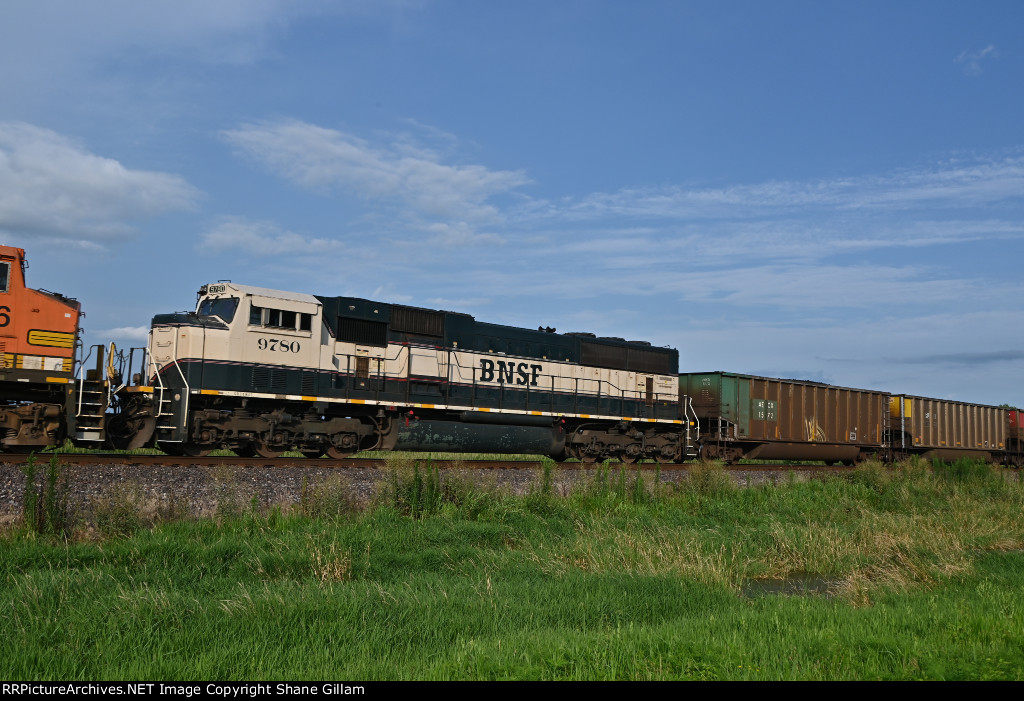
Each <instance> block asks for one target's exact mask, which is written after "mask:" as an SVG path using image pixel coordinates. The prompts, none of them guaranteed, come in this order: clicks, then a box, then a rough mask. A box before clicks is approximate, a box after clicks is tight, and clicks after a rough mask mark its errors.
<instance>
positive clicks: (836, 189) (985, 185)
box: [523, 154, 1024, 220]
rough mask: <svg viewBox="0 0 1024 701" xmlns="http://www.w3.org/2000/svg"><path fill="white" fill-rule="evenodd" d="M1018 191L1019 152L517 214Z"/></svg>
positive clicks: (697, 212)
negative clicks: (891, 170)
mask: <svg viewBox="0 0 1024 701" xmlns="http://www.w3.org/2000/svg"><path fill="white" fill-rule="evenodd" d="M1022 192H1024V158H1022V157H1021V156H1020V155H1017V154H1014V155H1011V156H1007V157H1005V158H1000V159H996V160H981V159H977V160H972V161H950V162H946V163H941V164H938V165H936V166H932V167H925V168H918V169H907V170H902V171H897V172H894V173H890V174H886V175H869V176H862V177H851V178H837V179H832V180H811V181H805V182H802V181H777V182H766V183H757V184H753V185H736V186H732V187H727V188H687V187H681V186H675V187H664V188H625V189H622V190H619V191H617V192H612V193H594V194H591V195H588V196H586V197H583V198H581V199H579V200H578V201H573V202H568V203H547V205H546V206H538V205H537V203H531V206H530V207H529V208H524V210H523V214H524V216H527V217H529V216H539V217H546V216H552V215H555V216H560V217H564V218H566V219H570V220H572V219H581V220H582V219H594V218H602V217H607V216H609V215H617V216H628V217H633V218H643V219H647V218H663V219H702V218H729V219H742V218H748V217H759V216H765V215H777V214H778V213H780V212H789V211H800V212H804V213H806V212H808V211H814V210H822V209H826V208H827V209H829V210H833V211H834V210H850V211H861V210H877V211H891V210H900V209H902V210H906V209H914V208H917V207H921V206H925V205H927V206H930V207H940V208H949V207H957V206H979V205H984V204H989V203H993V202H1000V201H1004V200H1008V199H1017V200H1019V199H1020V197H1021V193H1022Z"/></svg>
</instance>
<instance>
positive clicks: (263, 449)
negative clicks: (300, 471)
mask: <svg viewBox="0 0 1024 701" xmlns="http://www.w3.org/2000/svg"><path fill="white" fill-rule="evenodd" d="M251 446H252V450H253V452H254V453H255V454H256V456H257V457H260V458H279V457H281V456H282V455H284V450H285V449H284V448H271V447H270V446H268V445H267V444H266V443H252V444H251Z"/></svg>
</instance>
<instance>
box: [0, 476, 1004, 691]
mask: <svg viewBox="0 0 1024 701" xmlns="http://www.w3.org/2000/svg"><path fill="white" fill-rule="evenodd" d="M637 477H639V478H640V482H639V483H638V482H637V481H636V480H637ZM551 483H552V475H551V471H550V466H548V467H547V470H546V471H542V472H541V473H540V474H539V475H538V481H537V484H536V487H535V488H534V489H533V491H532V492H530V493H529V494H526V495H521V496H514V495H511V494H508V493H506V492H503V491H501V490H499V489H495V488H482V487H479V486H477V485H476V484H475V483H473V482H472V481H470V480H468V479H460V478H458V477H453V476H451V475H449V474H439V473H437V472H436V471H435V470H433V469H432V467H431V465H430V464H429V463H427V462H421V463H420V464H418V465H416V464H415V463H413V464H402V465H395V466H394V472H393V474H392V475H391V477H390V479H389V480H386V482H385V483H384V485H383V486H382V489H381V493H380V495H379V498H378V500H377V502H376V503H375V504H374V505H372V506H371V507H369V508H360V507H358V506H357V505H356V504H354V503H353V502H352V501H351V500H349V499H348V498H347V496H346V494H345V492H344V486H343V483H342V482H340V481H337V480H335V481H327V482H324V483H318V484H314V485H309V487H308V489H307V490H305V491H304V494H303V499H302V501H301V502H300V504H299V505H298V506H297V507H296V508H295V509H293V510H290V511H282V510H281V509H280V508H267V507H266V506H264V505H260V504H254V503H251V502H250V503H248V504H245V503H241V504H233V505H232V507H231V508H230V509H227V508H225V509H224V510H223V511H222V513H221V515H220V517H219V518H217V519H205V520H193V519H186V518H182V517H181V515H180V514H178V515H176V516H174V517H168V518H150V519H149V520H146V519H143V518H139V519H138V520H137V521H135V522H132V521H131V519H128V518H126V517H123V518H121V519H120V520H116V524H119V525H117V526H116V527H115V525H114V524H111V525H109V526H100V525H97V524H93V525H92V526H91V527H90V528H88V529H84V528H81V527H80V528H79V530H77V531H75V532H73V533H72V535H71V537H70V538H69V539H62V538H61V537H59V536H58V535H56V534H51V535H41V534H39V533H37V532H36V531H29V530H28V529H27V528H26V527H24V526H17V527H13V528H11V529H10V530H9V531H8V532H7V533H6V535H5V536H4V537H3V542H2V543H0V616H2V620H3V623H4V629H5V633H6V634H5V636H4V637H3V638H2V639H0V677H3V678H5V679H95V678H118V679H151V678H154V677H159V678H161V679H168V680H175V679H204V678H209V679H213V678H217V679H278V678H284V679H321V678H323V679H326V678H347V679H917V678H924V679H1016V680H1019V679H1021V678H1024V596H1022V595H1024V552H1022V549H1024V509H1022V506H1024V486H1022V484H1021V482H1020V481H1019V480H1017V479H1016V475H1009V476H1008V475H1007V473H1003V472H1000V471H997V470H992V469H991V468H988V467H987V466H981V465H976V464H973V463H958V464H957V465H955V466H930V465H925V464H922V463H920V462H916V463H911V464H907V465H904V466H903V467H901V468H900V469H898V470H895V471H893V470H885V469H884V468H881V467H880V466H877V465H868V466H865V467H864V468H862V469H859V470H857V471H856V472H855V473H853V474H852V475H850V476H847V477H831V478H828V479H824V480H812V481H797V480H792V481H789V482H784V483H782V484H780V485H778V486H770V485H769V486H763V487H750V488H737V487H735V485H734V484H733V483H732V480H731V479H729V478H728V476H727V475H724V474H723V472H722V470H721V468H720V467H718V466H715V465H704V466H700V467H698V468H696V469H695V470H694V471H692V473H691V477H690V478H689V479H688V480H686V481H684V482H683V483H682V484H681V485H679V486H675V485H671V484H659V483H657V482H656V479H655V477H654V476H652V475H650V474H646V475H641V474H639V473H632V472H625V471H622V470H619V469H616V468H614V467H613V468H604V469H600V470H597V471H595V473H593V474H592V475H589V476H588V479H587V481H586V482H584V483H582V484H581V485H580V486H579V487H577V488H576V489H575V490H574V491H573V492H572V493H571V494H569V495H568V496H558V495H556V494H555V493H554V490H553V489H552V488H551ZM656 485H657V486H656ZM120 499H121V500H122V501H125V502H130V501H131V499H130V497H128V496H124V497H121V498H120ZM113 502H114V503H113V504H112V505H111V508H113V507H114V506H117V502H118V499H117V498H114V499H113ZM243 502H244V499H243ZM125 511H128V512H130V511H131V509H130V508H126V509H125ZM807 575H812V576H817V577H822V578H827V579H828V581H830V582H832V583H833V586H832V588H831V589H830V591H829V594H828V595H809V596H778V595H773V596H757V597H749V596H744V595H743V591H744V585H745V584H746V583H748V582H749V581H750V580H752V579H759V578H760V579H769V578H784V577H789V576H807Z"/></svg>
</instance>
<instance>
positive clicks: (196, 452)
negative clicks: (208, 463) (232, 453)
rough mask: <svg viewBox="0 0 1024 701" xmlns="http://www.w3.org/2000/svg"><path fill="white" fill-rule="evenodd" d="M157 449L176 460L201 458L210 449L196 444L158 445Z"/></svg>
mask: <svg viewBox="0 0 1024 701" xmlns="http://www.w3.org/2000/svg"><path fill="white" fill-rule="evenodd" d="M157 447H158V448H160V450H162V451H164V452H165V453H167V454H168V455H173V456H174V457H176V458H186V457H187V458H201V457H205V456H207V455H209V454H210V451H211V450H213V448H212V447H209V446H203V445H199V444H198V443H158V444H157Z"/></svg>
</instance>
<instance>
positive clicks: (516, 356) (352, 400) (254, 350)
mask: <svg viewBox="0 0 1024 701" xmlns="http://www.w3.org/2000/svg"><path fill="white" fill-rule="evenodd" d="M132 362H134V360H133V361H132ZM678 365H679V354H678V352H677V351H675V350H672V349H667V348H656V347H653V346H651V345H650V344H649V343H643V342H635V341H633V342H630V341H625V340H623V339H620V338H595V337H594V336H593V335H592V334H558V333H555V332H554V329H546V330H545V329H540V330H537V331H529V330H525V329H517V328H512V327H508V326H499V325H495V324H487V323H483V322H478V321H477V320H476V319H474V318H473V317H472V316H470V315H468V314H459V313H454V312H445V311H436V310H430V309H421V308H417V307H409V306H402V305H397V304H386V303H382V302H374V301H370V300H366V299H358V298H352V297H319V296H312V295H306V294H293V293H287V292H279V291H277V290H269V289H264V288H260V287H249V286H245V285H236V284H232V283H230V282H219V283H216V284H209V285H204V286H203V287H202V288H201V289H200V290H199V299H198V303H197V306H196V310H195V311H194V312H189V313H178V314H161V315H157V316H156V317H154V318H153V325H152V330H151V332H150V339H149V347H148V349H147V350H146V353H145V359H144V361H143V366H144V367H145V370H144V372H142V373H141V374H140V377H139V379H142V378H143V377H144V378H145V382H146V384H136V385H132V386H127V387H124V388H122V389H121V390H120V391H119V392H118V393H117V403H118V413H117V415H116V417H115V418H114V419H113V420H112V421H111V423H110V425H109V431H108V433H109V436H110V439H111V442H112V443H113V444H114V445H116V446H119V447H125V448H131V447H138V446H144V445H151V444H153V443H154V442H155V444H156V445H157V446H159V447H160V448H161V449H163V450H164V451H166V452H170V453H176V454H187V455H201V454H204V453H206V452H208V451H209V450H211V449H214V448H220V447H227V448H231V449H232V450H235V451H236V452H238V453H239V454H241V455H259V456H262V457H276V456H279V455H281V453H283V452H284V451H286V450H292V449H295V450H299V451H301V452H302V453H304V454H305V455H308V456H319V455H328V456H330V457H335V458H337V457H342V456H346V455H349V454H351V453H354V452H356V451H359V450H368V449H378V450H390V449H403V450H446V451H457V452H459V451H460V452H470V451H471V452H491V453H508V452H520V453H536V454H543V455H551V456H555V457H575V458H579V459H581V460H583V461H596V460H604V459H617V460H622V461H624V462H636V461H637V460H640V459H654V460H659V461H663V462H675V461H679V460H682V459H684V458H685V457H687V452H686V451H687V448H688V446H690V445H691V444H692V440H691V437H690V434H689V431H690V427H691V423H692V418H693V417H692V416H688V415H687V406H686V404H685V402H683V401H681V400H680V395H679V388H678V375H677V373H678ZM130 366H131V363H129V373H130V372H131V367H130Z"/></svg>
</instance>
